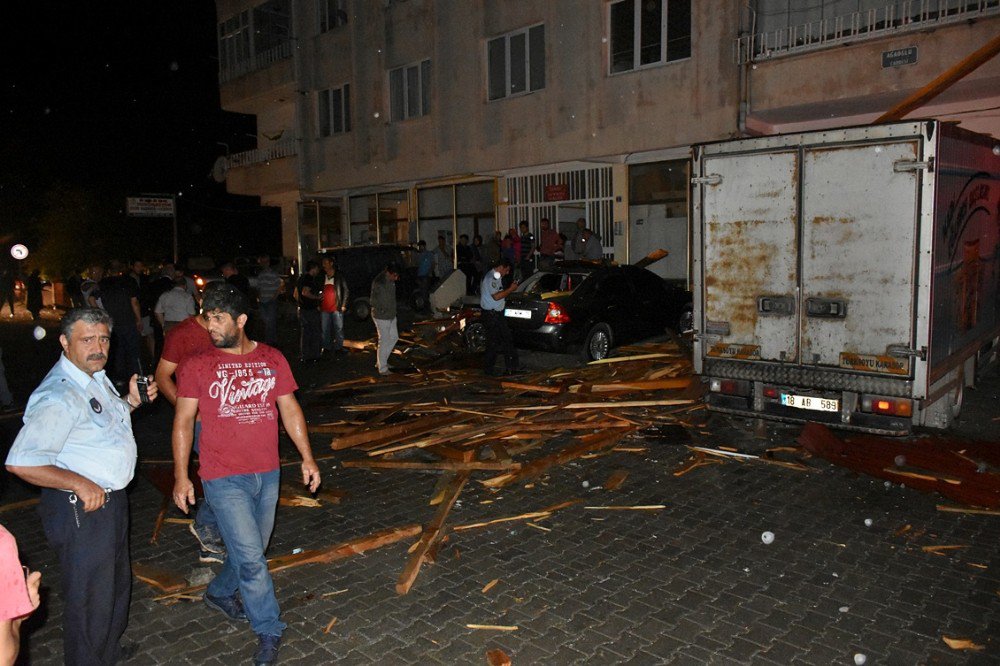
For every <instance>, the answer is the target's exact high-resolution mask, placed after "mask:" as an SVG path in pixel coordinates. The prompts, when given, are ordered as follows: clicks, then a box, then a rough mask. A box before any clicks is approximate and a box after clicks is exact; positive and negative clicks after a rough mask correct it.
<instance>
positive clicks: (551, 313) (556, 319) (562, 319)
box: [545, 303, 569, 324]
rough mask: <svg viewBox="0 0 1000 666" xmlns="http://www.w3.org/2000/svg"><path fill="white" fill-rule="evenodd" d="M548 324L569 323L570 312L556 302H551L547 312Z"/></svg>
mask: <svg viewBox="0 0 1000 666" xmlns="http://www.w3.org/2000/svg"><path fill="white" fill-rule="evenodd" d="M545 323H546V324H568V323H569V313H568V312H566V311H565V310H563V309H562V308H561V307H559V306H558V305H557V304H555V303H549V309H548V311H547V312H546V313H545Z"/></svg>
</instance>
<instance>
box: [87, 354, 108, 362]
mask: <svg viewBox="0 0 1000 666" xmlns="http://www.w3.org/2000/svg"><path fill="white" fill-rule="evenodd" d="M87 360H88V361H106V360H108V357H107V356H105V355H104V354H91V355H90V356H88V357H87Z"/></svg>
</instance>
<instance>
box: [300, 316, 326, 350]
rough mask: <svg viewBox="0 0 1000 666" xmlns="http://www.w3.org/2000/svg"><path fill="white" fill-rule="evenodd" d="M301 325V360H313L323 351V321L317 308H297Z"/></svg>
mask: <svg viewBox="0 0 1000 666" xmlns="http://www.w3.org/2000/svg"><path fill="white" fill-rule="evenodd" d="M299 324H300V325H301V326H302V331H301V338H300V343H299V353H300V354H301V355H302V360H303V361H315V360H316V359H318V358H319V357H320V356H321V355H322V353H323V321H322V319H321V318H320V315H319V310H318V309H316V310H302V309H300V310H299Z"/></svg>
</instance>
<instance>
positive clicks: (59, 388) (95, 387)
mask: <svg viewBox="0 0 1000 666" xmlns="http://www.w3.org/2000/svg"><path fill="white" fill-rule="evenodd" d="M135 460H136V446H135V437H134V436H133V435H132V421H131V417H130V410H129V405H128V403H127V402H126V401H125V400H123V399H122V398H121V397H120V396H119V395H118V392H117V391H116V390H115V388H114V386H113V385H112V384H111V381H110V380H109V379H108V378H107V376H106V375H105V372H104V371H103V370H101V371H100V372H95V373H94V375H93V377H91V376H90V375H88V374H87V373H86V372H84V371H83V370H81V369H80V368H78V367H76V366H75V365H73V363H72V361H70V360H69V359H68V358H66V356H65V355H61V356H60V357H59V362H58V363H56V364H55V366H54V367H53V368H52V370H50V371H49V374H48V375H46V376H45V379H44V380H42V383H41V384H40V385H39V386H38V388H37V389H35V392H34V393H32V394H31V397H30V398H29V399H28V406H27V408H26V409H25V410H24V427H23V428H21V432H20V433H18V435H17V438H16V439H15V440H14V444H13V446H11V449H10V453H9V455H8V456H7V464H8V465H16V466H20V467H39V466H43V465H54V466H55V467H59V468H61V469H66V470H69V471H71V472H76V473H77V474H79V475H81V476H83V477H86V478H87V479H89V480H91V481H93V482H94V483H96V484H97V485H99V486H100V487H101V488H110V489H111V490H121V489H123V488H125V486H127V485H128V483H129V481H131V480H132V475H133V474H134V472H135Z"/></svg>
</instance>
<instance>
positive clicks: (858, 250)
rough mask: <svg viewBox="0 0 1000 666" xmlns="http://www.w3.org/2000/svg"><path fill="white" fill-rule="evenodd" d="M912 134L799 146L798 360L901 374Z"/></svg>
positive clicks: (912, 224) (910, 253)
mask: <svg viewBox="0 0 1000 666" xmlns="http://www.w3.org/2000/svg"><path fill="white" fill-rule="evenodd" d="M918 151H919V147H918V145H917V143H916V142H915V141H906V142H894V143H889V142H887V143H879V144H865V145H855V146H842V147H831V148H826V147H814V148H809V147H806V148H804V149H803V155H802V176H801V183H802V187H801V189H802V232H801V233H802V254H801V267H800V270H801V283H800V284H801V294H800V308H799V309H800V315H799V322H800V326H801V337H800V345H801V362H802V363H803V364H804V365H819V366H831V367H840V368H846V369H854V370H861V371H867V372H875V373H879V374H892V375H909V374H910V368H909V362H908V360H907V358H906V357H905V356H904V357H897V356H890V355H888V354H887V350H888V349H889V348H890V347H891V346H899V347H902V348H909V347H910V346H911V345H912V339H913V322H914V314H915V313H914V312H913V307H914V306H913V303H914V302H915V301H914V285H915V281H916V279H917V277H916V263H917V262H916V247H917V241H916V230H917V219H918V213H919V211H918V210H917V204H916V202H917V201H918V197H917V186H918V180H919V173H920V172H919V171H917V170H915V169H907V165H913V164H914V163H915V162H916V160H917V158H918Z"/></svg>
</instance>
